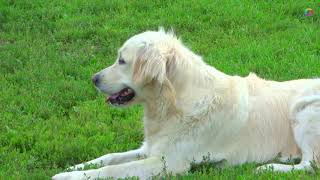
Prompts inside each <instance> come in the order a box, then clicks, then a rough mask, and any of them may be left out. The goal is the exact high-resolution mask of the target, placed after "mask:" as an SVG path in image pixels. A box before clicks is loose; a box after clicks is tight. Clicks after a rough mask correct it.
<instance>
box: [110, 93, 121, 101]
mask: <svg viewBox="0 0 320 180" xmlns="http://www.w3.org/2000/svg"><path fill="white" fill-rule="evenodd" d="M118 96H119V93H116V94H113V95H111V96H109V98H108V100H109V101H110V100H115V99H117V97H118Z"/></svg>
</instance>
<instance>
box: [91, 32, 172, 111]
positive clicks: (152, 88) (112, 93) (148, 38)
mask: <svg viewBox="0 0 320 180" xmlns="http://www.w3.org/2000/svg"><path fill="white" fill-rule="evenodd" d="M175 41H178V40H177V39H176V38H175V36H174V35H173V33H166V32H164V31H163V30H159V31H147V32H144V33H141V34H137V35H135V36H133V37H131V38H130V39H128V40H127V41H126V42H125V43H124V44H123V46H122V47H121V48H120V49H119V51H118V57H117V60H116V61H115V63H114V64H113V65H111V66H110V67H107V68H105V69H103V70H102V71H100V72H98V73H96V74H95V75H94V76H93V78H92V81H93V83H94V84H95V86H96V87H97V88H98V89H99V90H100V91H101V92H103V93H105V94H106V95H109V97H108V98H107V101H108V102H110V103H111V104H112V105H129V104H132V103H134V102H143V101H148V100H149V99H156V98H158V97H159V96H173V93H174V90H173V88H172V85H171V83H170V80H169V69H172V65H171V63H172V62H173V61H174V60H173V59H174V43H175ZM170 66H171V67H170ZM171 99H172V98H171Z"/></svg>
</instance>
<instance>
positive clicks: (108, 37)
mask: <svg viewBox="0 0 320 180" xmlns="http://www.w3.org/2000/svg"><path fill="white" fill-rule="evenodd" d="M307 7H311V8H313V9H314V10H315V15H314V16H313V17H305V16H304V14H303V11H304V9H305V8H307ZM158 26H164V27H165V28H170V27H172V28H174V30H175V31H176V32H177V34H178V35H179V36H180V37H181V38H182V39H183V41H184V42H185V44H186V45H187V46H188V47H190V48H191V49H192V50H193V51H194V52H196V53H198V54H201V55H202V56H203V57H204V59H205V61H206V62H207V63H208V64H211V65H213V66H215V67H216V68H218V69H219V70H221V71H223V72H226V73H228V74H238V75H243V76H244V75H247V74H248V73H249V72H250V71H253V72H256V73H257V74H258V75H259V76H261V77H263V78H267V79H275V80H289V79H295V78H312V77H317V76H318V77H319V75H320V4H319V2H317V0H314V1H297V0H288V1H280V0H276V1H271V0H268V1H249V0H242V1H239V0H236V1H222V0H221V1H211V0H202V1H197V0H190V1H173V0H162V1H157V2H153V1H146V0H145V1H143V0H141V1H128V2H127V1H118V0H91V1H85V0H71V1H63V0H53V1H44V0H43V1H42V0H28V1H26V0H0V179H26V180H29V179H49V178H50V177H51V176H52V175H54V174H56V173H58V172H61V171H63V170H64V169H65V168H66V167H68V166H70V165H73V164H77V163H80V162H83V161H87V160H90V159H93V158H96V157H98V156H101V155H104V154H106V153H110V152H117V151H126V150H129V149H133V148H137V147H138V146H139V145H140V142H141V141H142V140H143V126H142V122H141V116H142V108H141V107H139V106H135V107H130V108H127V109H116V108H113V107H110V106H108V105H105V103H104V98H103V96H102V95H100V94H98V93H97V92H96V90H95V89H94V87H93V85H92V84H91V80H90V79H91V75H92V74H93V73H95V72H97V71H98V70H100V69H102V68H104V67H106V66H108V65H110V64H112V63H113V61H114V59H115V57H116V51H117V48H118V47H119V46H120V45H121V44H122V43H123V42H124V41H125V40H126V39H128V38H129V37H130V36H132V35H134V34H136V33H139V32H142V31H145V30H148V29H151V30H156V29H157V28H158ZM256 166H257V164H246V165H243V166H238V167H228V168H226V169H219V168H210V165H207V166H204V167H205V168H202V167H201V168H198V169H197V170H195V171H192V173H190V174H189V175H187V176H179V178H182V177H183V179H207V178H210V179H213V178H216V179H257V178H258V179H284V178H287V179H315V178H320V175H319V172H317V173H313V174H311V173H306V172H292V173H287V174H279V173H270V172H268V173H263V174H259V175H257V174H254V173H253V171H254V169H255V168H256Z"/></svg>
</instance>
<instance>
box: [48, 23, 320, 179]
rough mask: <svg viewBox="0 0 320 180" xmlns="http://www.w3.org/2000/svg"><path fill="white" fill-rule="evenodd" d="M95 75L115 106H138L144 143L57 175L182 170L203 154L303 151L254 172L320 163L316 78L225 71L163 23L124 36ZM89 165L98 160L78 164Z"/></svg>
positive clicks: (237, 156) (233, 160)
mask: <svg viewBox="0 0 320 180" xmlns="http://www.w3.org/2000/svg"><path fill="white" fill-rule="evenodd" d="M92 81H93V83H94V84H95V86H96V87H97V88H98V89H99V90H100V91H101V92H103V93H105V94H106V95H108V96H107V101H108V102H109V103H110V104H112V105H114V106H129V105H131V104H137V103H139V104H142V105H143V107H144V116H143V124H144V135H145V138H144V142H143V143H142V146H141V147H140V148H139V149H136V150H131V151H128V152H122V153H111V154H107V155H104V156H102V157H100V158H98V159H95V160H92V161H89V162H87V163H83V164H79V165H75V166H73V167H71V168H70V169H72V170H75V171H71V172H64V173H60V174H57V175H55V176H54V177H53V179H54V180H61V179H86V178H88V177H90V178H91V179H95V178H107V177H112V178H116V179H117V178H125V177H131V176H135V177H139V178H140V179H150V178H152V177H153V176H154V175H160V176H161V175H163V174H164V173H172V174H173V175H174V174H183V173H186V172H188V170H189V169H190V164H191V163H200V162H201V161H202V160H203V157H204V156H205V155H208V154H209V155H210V160H211V161H212V162H218V161H222V160H226V161H227V162H228V164H230V165H240V164H243V163H246V162H257V163H264V162H268V161H270V160H273V159H274V158H276V157H278V155H281V157H280V158H279V160H280V161H283V162H286V161H287V160H289V159H290V158H295V157H297V158H301V162H300V163H299V164H295V165H286V164H275V163H272V164H266V165H263V166H261V167H258V171H261V170H265V169H269V168H272V169H273V170H274V171H281V172H287V171H291V170H306V171H312V170H313V167H314V166H313V165H314V164H315V165H316V166H319V159H318V158H320V79H300V80H292V81H285V82H277V81H270V80H264V79H262V78H259V77H258V76H257V75H255V74H253V73H250V74H249V75H248V76H247V77H239V76H230V75H227V74H224V73H222V72H220V71H219V70H217V69H215V68H214V67H212V66H209V65H207V64H206V63H205V62H204V61H203V60H202V58H201V57H200V56H198V55H196V54H194V53H193V52H192V51H191V50H190V49H188V48H187V47H186V46H184V45H183V43H182V42H181V40H180V39H179V38H177V37H176V36H175V35H174V33H173V32H171V31H169V32H165V31H164V30H163V29H160V30H158V31H146V32H143V33H140V34H137V35H135V36H133V37H131V38H130V39H128V40H127V41H126V42H125V43H124V44H123V46H122V47H121V48H120V49H119V51H118V57H117V60H116V61H115V63H114V64H113V65H111V66H110V67H107V68H105V69H103V70H102V71H100V72H98V73H96V74H95V75H94V76H93V78H92ZM86 164H101V165H103V167H101V168H99V169H92V170H86V171H78V170H77V169H79V168H83V167H84V166H85V165H86ZM164 170H165V172H164Z"/></svg>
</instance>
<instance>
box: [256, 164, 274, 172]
mask: <svg viewBox="0 0 320 180" xmlns="http://www.w3.org/2000/svg"><path fill="white" fill-rule="evenodd" d="M273 169H274V166H273V164H266V165H263V166H259V167H258V168H257V169H256V171H255V172H256V173H262V172H265V171H273Z"/></svg>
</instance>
